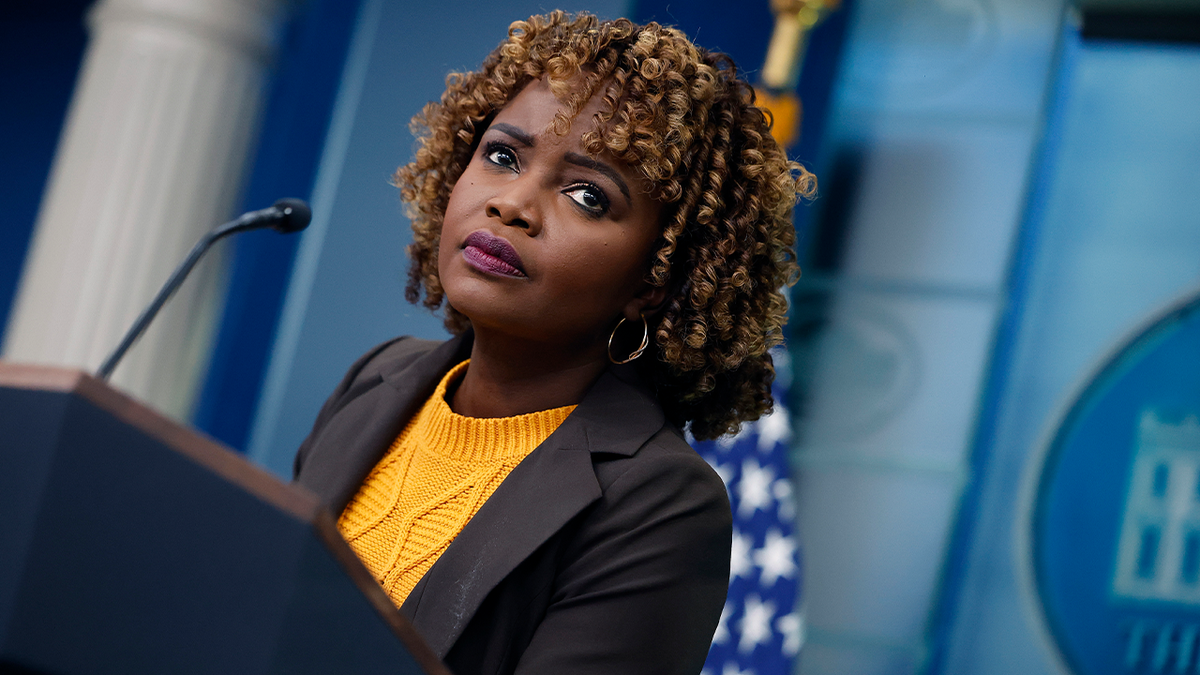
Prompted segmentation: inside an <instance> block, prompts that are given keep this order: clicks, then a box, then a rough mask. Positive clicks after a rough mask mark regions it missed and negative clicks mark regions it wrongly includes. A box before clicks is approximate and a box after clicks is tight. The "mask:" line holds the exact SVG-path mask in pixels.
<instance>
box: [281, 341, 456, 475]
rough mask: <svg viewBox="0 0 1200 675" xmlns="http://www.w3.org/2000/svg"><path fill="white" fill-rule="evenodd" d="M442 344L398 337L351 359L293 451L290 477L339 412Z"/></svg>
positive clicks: (297, 469)
mask: <svg viewBox="0 0 1200 675" xmlns="http://www.w3.org/2000/svg"><path fill="white" fill-rule="evenodd" d="M442 344H444V343H442V342H438V341H435V340H421V339H419V338H414V337H410V336H401V337H396V338H392V339H390V340H387V341H385V342H381V343H379V344H377V345H375V346H374V347H372V348H371V349H369V350H368V351H367V352H366V353H365V354H363V355H362V356H360V357H359V358H358V359H357V360H355V362H354V363H353V364H351V365H350V368H349V369H348V370H347V371H346V374H345V375H344V376H343V377H342V381H341V382H340V383H339V384H338V386H337V387H336V388H335V389H334V390H333V393H331V394H330V395H329V397H328V398H327V399H326V400H325V404H324V405H322V406H321V410H320V412H318V413H317V417H316V419H315V420H314V421H313V427H312V430H311V431H310V432H309V435H308V437H307V438H305V439H304V442H302V443H301V444H300V447H299V448H298V449H297V451H296V457H295V460H294V462H293V467H292V469H293V476H298V475H299V473H300V469H301V467H302V466H303V464H304V462H305V459H306V457H307V455H308V454H309V452H310V450H311V447H312V444H313V442H314V439H315V438H317V437H318V436H319V434H320V432H321V430H322V429H324V428H325V426H326V424H328V423H329V421H330V419H332V418H333V417H335V416H336V415H337V414H338V412H339V411H340V410H342V409H343V408H345V407H346V406H347V405H348V404H350V402H352V401H354V400H355V399H357V398H358V397H360V396H362V395H363V394H365V393H367V392H369V391H371V390H372V389H374V388H376V387H378V386H379V385H381V384H382V383H383V381H384V378H385V377H388V376H390V375H392V374H394V373H397V372H400V371H402V370H404V369H405V368H408V367H409V366H411V365H412V364H414V363H416V362H417V361H419V360H421V359H422V358H423V357H425V356H428V355H429V354H430V353H431V352H432V351H434V350H435V349H437V348H438V347H439V346H440V345H442Z"/></svg>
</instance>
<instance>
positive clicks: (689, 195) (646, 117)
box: [395, 11, 816, 439]
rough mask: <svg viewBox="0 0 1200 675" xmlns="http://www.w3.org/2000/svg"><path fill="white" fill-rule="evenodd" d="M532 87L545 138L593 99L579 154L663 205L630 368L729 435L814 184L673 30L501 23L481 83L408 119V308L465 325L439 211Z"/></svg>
mask: <svg viewBox="0 0 1200 675" xmlns="http://www.w3.org/2000/svg"><path fill="white" fill-rule="evenodd" d="M542 77H545V78H547V80H548V81H549V84H550V88H551V90H552V91H553V92H554V94H555V95H556V96H557V97H558V99H559V100H560V101H562V103H563V106H564V110H563V111H560V112H559V113H558V115H557V116H556V119H555V122H554V130H555V131H556V132H557V133H565V132H566V131H567V129H568V128H569V126H570V124H571V123H572V120H573V119H574V117H575V116H576V115H577V114H578V113H579V111H580V110H581V109H582V108H583V107H584V105H585V104H586V103H587V102H588V101H589V100H591V98H592V97H593V96H594V95H601V96H602V97H603V98H602V106H601V112H599V113H598V114H596V115H595V116H594V119H593V122H594V126H593V127H592V129H591V130H589V131H587V132H586V133H585V134H584V135H583V138H582V142H583V144H584V148H585V149H586V150H587V151H588V152H590V153H593V154H599V153H601V152H603V151H608V152H609V153H611V155H612V156H614V157H615V158H616V159H618V160H620V161H622V162H625V163H626V164H627V165H629V166H631V167H635V168H636V169H637V171H638V172H639V173H640V174H641V176H642V177H643V178H644V181H645V186H646V188H647V189H648V190H649V193H650V196H651V197H652V198H654V199H656V200H658V201H659V202H660V203H662V204H663V211H662V214H663V215H662V234H661V235H660V237H659V239H658V241H657V242H656V244H655V248H654V251H653V254H652V258H651V261H650V269H649V272H648V276H647V281H648V283H650V284H652V285H654V286H664V285H668V284H670V286H669V288H671V289H672V292H671V293H670V297H669V298H668V300H667V301H666V303H665V304H664V305H663V307H662V310H661V311H660V312H659V313H658V315H657V316H656V317H655V319H654V321H653V323H652V328H653V334H654V343H653V344H654V347H655V350H656V353H655V358H653V359H645V358H643V359H641V361H642V362H648V363H642V364H641V365H642V366H643V368H645V369H646V370H648V373H649V376H650V377H651V379H652V380H653V382H654V383H655V386H656V387H657V390H658V395H659V399H660V402H661V403H662V405H663V408H664V410H665V412H666V414H667V417H668V418H669V419H670V420H671V421H672V422H674V423H675V424H677V425H679V426H680V427H681V428H682V427H684V426H685V425H690V430H691V432H692V434H693V435H694V436H695V437H696V438H697V439H710V438H716V437H718V436H721V435H723V434H728V433H735V432H736V431H737V430H738V429H739V427H740V425H741V423H742V422H745V421H750V420H755V419H758V418H759V417H760V416H762V415H763V414H764V413H766V412H769V411H770V410H771V407H772V405H773V399H772V397H771V381H772V380H773V379H774V375H775V371H774V368H773V366H772V364H771V357H770V355H769V354H768V353H767V350H768V349H769V348H770V347H772V346H774V345H776V344H779V343H780V342H782V340H783V332H782V329H783V324H784V322H785V321H786V313H787V299H786V297H785V296H784V294H783V289H784V287H785V286H788V285H790V284H792V283H794V281H795V279H796V277H797V276H798V274H799V268H798V267H797V265H796V262H795V252H794V246H795V238H796V235H795V230H794V228H793V225H792V209H793V207H794V206H795V203H796V200H797V197H798V196H811V195H812V194H813V193H814V192H815V190H816V178H815V177H814V176H813V174H811V173H809V172H808V171H806V170H805V169H804V168H803V167H802V166H800V165H799V164H797V163H795V162H790V161H788V159H787V157H786V156H785V155H784V153H783V150H782V149H781V148H780V147H779V145H778V143H776V142H775V140H774V139H773V138H772V137H771V134H770V124H771V121H770V118H769V116H768V115H767V114H765V113H764V111H763V110H761V109H760V108H758V107H756V106H755V105H754V90H753V89H752V88H751V87H750V85H748V84H746V82H745V81H743V80H741V79H740V78H739V77H738V74H737V68H736V66H734V64H733V61H732V60H730V58H729V57H728V56H726V55H724V54H720V53H715V52H709V51H707V50H705V49H703V48H701V47H697V46H696V45H695V44H693V43H692V42H691V41H690V40H689V39H688V38H687V36H686V35H684V34H683V33H682V32H680V31H678V30H676V29H674V28H669V27H665V26H660V25H658V24H656V23H649V24H646V25H637V24H634V23H633V22H631V21H629V20H627V19H618V20H616V21H606V22H601V21H600V20H598V19H597V18H596V17H595V16H592V15H588V14H579V15H568V14H566V13H564V12H561V11H555V12H551V13H550V14H547V15H545V16H534V17H531V18H530V19H529V20H527V21H517V22H514V23H513V24H512V25H511V26H510V27H509V30H508V39H506V40H505V41H504V42H502V43H501V44H500V46H499V47H497V48H496V49H495V50H494V51H493V52H492V53H491V54H490V55H489V56H488V57H487V59H486V60H485V61H484V62H483V66H482V67H481V68H480V69H479V70H477V71H475V72H471V73H453V74H451V75H450V76H448V77H447V78H446V92H445V93H444V94H442V98H441V101H440V102H436V103H429V104H428V105H426V106H425V108H424V110H423V111H422V112H421V113H420V114H418V115H417V116H416V117H415V118H413V121H412V129H413V132H414V133H415V134H416V135H417V137H418V140H419V144H418V150H417V154H416V159H415V160H414V161H413V162H412V163H410V164H407V165H405V166H402V167H400V169H399V170H397V171H396V175H395V182H396V185H397V186H398V187H399V188H400V190H401V196H402V198H403V200H404V201H405V202H406V203H407V204H408V210H409V215H410V217H411V219H412V229H413V243H412V244H411V245H410V246H409V247H408V254H409V256H410V258H411V259H412V267H411V268H410V270H409V281H408V287H407V289H406V296H407V298H408V300H409V301H410V302H413V303H417V302H422V303H423V304H424V305H425V306H426V307H428V308H430V309H434V310H436V309H438V308H440V307H443V306H444V311H445V322H446V327H447V328H448V329H450V331H451V332H453V333H456V334H457V333H461V332H462V331H464V330H466V329H467V327H468V326H469V322H468V321H467V319H466V317H464V316H463V315H462V314H460V313H458V312H456V311H455V310H454V308H453V307H451V306H450V305H449V303H448V302H446V298H445V293H444V291H443V289H442V285H441V281H440V280H439V279H438V261H437V254H438V242H439V238H440V236H441V229H442V219H443V217H444V215H445V213H446V205H447V203H448V202H449V199H450V192H451V190H452V188H453V187H454V184H455V182H456V181H457V180H458V178H459V176H461V175H462V173H463V171H464V170H465V169H466V166H467V164H468V162H469V161H470V159H471V156H472V154H473V153H474V150H475V147H476V144H477V142H478V138H479V136H480V135H481V134H482V133H483V131H484V130H486V128H487V126H488V124H489V123H490V122H491V118H492V117H493V116H494V115H495V113H496V112H497V111H498V110H500V109H501V108H503V107H504V106H505V105H506V104H507V103H508V102H509V101H510V100H512V99H513V97H515V96H516V95H517V93H518V92H520V91H521V89H522V88H523V87H524V86H525V85H526V84H528V83H529V82H530V81H532V80H536V79H539V78H542ZM422 291H423V292H424V299H423V300H422V299H421V293H422Z"/></svg>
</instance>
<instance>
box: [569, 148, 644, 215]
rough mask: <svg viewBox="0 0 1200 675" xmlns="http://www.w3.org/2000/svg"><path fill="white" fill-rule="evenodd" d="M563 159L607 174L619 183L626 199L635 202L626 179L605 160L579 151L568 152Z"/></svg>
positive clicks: (618, 185)
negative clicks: (602, 160)
mask: <svg viewBox="0 0 1200 675" xmlns="http://www.w3.org/2000/svg"><path fill="white" fill-rule="evenodd" d="M563 159H565V160H567V162H568V163H570V164H574V165H576V166H582V167H585V168H588V169H591V170H592V171H599V172H600V173H602V174H604V175H605V176H608V177H609V178H611V179H612V181H613V182H614V183H616V184H617V187H618V188H620V190H621V194H623V195H625V201H627V202H629V203H630V204H632V203H633V199H632V198H631V197H630V196H629V186H628V185H626V184H625V180H624V179H622V178H621V174H619V173H617V172H616V170H615V169H613V168H612V167H611V166H609V165H607V164H605V163H604V162H597V161H596V160H594V159H592V158H591V157H586V156H584V155H581V154H579V153H577V152H568V153H567V154H566V155H565V156H564V157H563Z"/></svg>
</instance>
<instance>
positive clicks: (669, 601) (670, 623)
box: [516, 440, 733, 675]
mask: <svg viewBox="0 0 1200 675" xmlns="http://www.w3.org/2000/svg"><path fill="white" fill-rule="evenodd" d="M682 443H683V442H682V440H678V441H677V444H682ZM683 448H684V449H685V452H686V453H690V457H686V456H683V453H681V452H679V451H675V452H671V453H658V454H651V456H649V457H639V458H637V459H636V460H635V461H633V462H631V463H632V465H633V466H632V467H631V468H630V469H629V470H627V471H624V472H623V473H621V474H620V475H619V476H618V477H617V478H616V479H615V480H614V481H613V482H612V483H611V484H610V485H609V486H608V487H607V488H605V489H604V494H603V496H602V497H601V500H600V503H599V504H598V505H597V506H596V508H594V509H593V510H591V511H590V512H588V514H587V515H586V516H585V517H584V521H583V522H582V523H581V527H580V529H579V535H578V536H577V537H575V538H574V541H573V542H572V543H571V544H570V545H569V546H568V547H567V549H566V550H565V551H564V555H563V557H562V563H561V565H562V566H561V567H560V571H559V574H558V577H557V580H556V583H555V588H554V591H553V595H552V597H551V601H550V604H549V606H548V608H547V612H546V616H545V618H544V619H543V621H542V622H541V624H540V625H539V626H538V628H537V629H536V631H535V632H534V635H533V638H532V640H531V642H530V644H529V646H528V647H527V648H526V650H525V652H524V653H523V654H522V656H521V659H520V661H519V663H518V665H517V669H516V672H517V673H519V674H521V675H568V674H569V675H575V674H593V673H594V674H597V675H598V674H600V673H604V674H609V675H611V674H613V673H621V674H638V673H646V674H650V673H654V674H655V675H659V674H664V673H679V674H681V675H682V674H684V673H687V674H689V675H694V674H695V673H699V672H700V669H701V668H702V667H703V665H704V659H705V657H706V656H707V654H708V648H709V644H710V642H711V640H712V636H713V632H714V630H715V629H716V626H717V622H718V620H719V619H720V616H721V610H722V608H723V607H724V604H725V595H726V592H727V590H728V584H729V549H730V541H731V538H732V528H733V525H732V516H731V513H730V508H729V498H728V495H727V493H726V492H725V486H724V484H723V483H722V482H721V479H720V478H719V477H717V475H716V474H715V473H714V472H713V471H712V469H711V468H709V466H708V465H707V464H706V463H704V461H703V460H701V459H700V458H699V457H698V456H696V455H695V453H694V451H692V450H691V448H689V447H687V446H686V445H683ZM645 450H646V448H643V451H645ZM644 454H650V453H645V452H640V453H639V455H644ZM681 460H682V461H681Z"/></svg>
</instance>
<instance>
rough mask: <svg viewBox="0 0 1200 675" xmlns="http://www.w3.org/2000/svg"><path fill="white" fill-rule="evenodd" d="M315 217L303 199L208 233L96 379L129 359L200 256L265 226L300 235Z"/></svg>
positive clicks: (252, 213) (105, 376) (244, 216)
mask: <svg viewBox="0 0 1200 675" xmlns="http://www.w3.org/2000/svg"><path fill="white" fill-rule="evenodd" d="M311 217H312V212H311V211H310V210H309V208H308V204H305V203H304V202H303V201H301V200H299V199H281V200H279V201H277V202H275V205H274V206H271V207H269V208H265V209H259V210H258V211H250V212H248V213H244V214H242V215H241V216H239V217H238V218H237V219H236V220H231V221H229V222H228V223H225V224H224V225H220V226H218V227H217V228H216V229H214V230H211V231H210V232H208V233H206V234H205V235H204V236H203V237H201V238H200V241H198V242H196V245H195V246H193V247H192V252H191V253H189V254H188V257H187V258H186V259H185V260H184V261H183V264H181V265H180V266H179V267H178V268H176V270H175V272H174V274H172V275H171V278H170V279H168V280H167V283H165V284H163V287H162V288H161V289H159V291H158V295H155V296H154V300H152V301H151V302H150V304H149V305H148V306H147V307H146V309H144V310H142V314H141V316H139V317H138V318H137V321H134V322H133V325H132V326H130V327H129V330H128V331H127V332H126V333H125V337H123V338H121V343H120V344H118V345H117V348H116V349H114V350H113V352H112V354H109V355H108V358H107V359H105V360H104V363H103V364H102V365H101V366H100V368H99V369H98V370H97V371H96V377H97V378H99V379H100V380H104V381H107V380H108V378H109V376H110V375H112V372H113V370H114V369H115V368H116V367H117V364H118V363H119V362H120V361H121V358H122V357H124V356H125V352H127V351H129V348H130V347H132V346H133V343H134V342H136V341H137V339H138V338H139V337H141V336H142V333H144V332H145V331H146V327H147V326H149V325H150V322H151V321H153V320H154V317H155V316H156V315H157V314H158V311H159V310H160V309H162V308H163V305H165V304H167V300H170V299H171V296H172V295H174V294H175V291H176V290H178V289H179V286H180V285H182V284H183V280H184V279H186V278H187V275H188V274H189V273H190V272H191V271H192V268H193V267H195V266H196V263H197V262H199V261H200V257H201V256H203V255H204V253H205V252H206V251H208V249H209V248H210V247H211V246H212V245H213V244H215V243H216V242H217V241H218V240H220V239H223V238H224V237H227V236H229V235H231V234H237V233H238V232H245V231H246V230H255V229H259V228H263V227H271V228H274V229H276V230H278V231H280V232H282V233H285V234H286V233H290V232H298V231H300V230H303V229H304V228H305V227H307V226H308V221H309V220H310V219H311Z"/></svg>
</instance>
